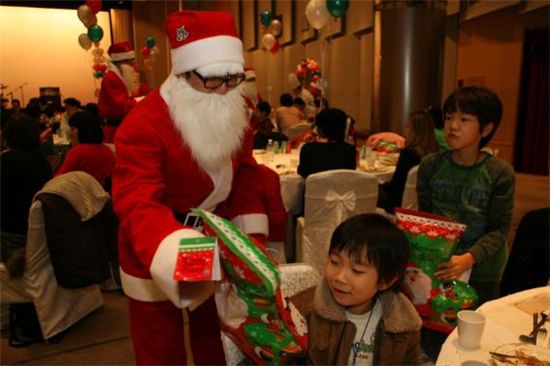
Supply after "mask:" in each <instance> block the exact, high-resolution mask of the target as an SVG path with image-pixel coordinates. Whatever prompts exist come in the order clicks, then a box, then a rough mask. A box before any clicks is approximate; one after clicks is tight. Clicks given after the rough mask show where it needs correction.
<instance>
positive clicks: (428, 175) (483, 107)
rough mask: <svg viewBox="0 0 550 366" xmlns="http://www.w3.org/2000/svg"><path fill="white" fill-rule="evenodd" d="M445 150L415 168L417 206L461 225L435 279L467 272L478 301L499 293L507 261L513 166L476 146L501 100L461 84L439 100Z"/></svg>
mask: <svg viewBox="0 0 550 366" xmlns="http://www.w3.org/2000/svg"><path fill="white" fill-rule="evenodd" d="M443 112H444V115H445V138H446V140H447V143H448V144H449V147H450V150H447V151H441V152H439V153H436V154H432V155H429V156H427V157H426V158H424V159H423V160H422V162H421V163H420V167H419V169H418V184H417V189H416V190H417V193H418V204H419V207H420V210H421V211H425V212H432V213H435V214H438V215H443V216H446V217H448V218H449V219H451V220H454V221H458V222H460V223H463V224H465V225H466V231H465V232H464V235H463V236H462V238H461V240H460V242H459V243H458V245H457V246H456V249H455V250H454V252H453V255H452V256H451V258H450V259H449V260H448V261H447V262H445V263H443V264H441V265H439V267H438V268H437V270H436V271H435V272H434V275H435V276H436V277H437V278H438V279H439V280H443V281H446V280H456V279H459V278H461V276H465V277H467V276H468V274H469V271H470V270H471V275H470V276H469V277H470V285H472V287H473V288H474V289H475V290H476V291H477V292H478V294H479V301H480V304H482V303H483V302H485V301H489V300H492V299H495V298H497V297H498V294H499V283H500V276H501V273H502V269H503V268H504V265H505V263H506V245H505V242H506V236H507V234H508V230H509V229H510V224H511V221H512V213H513V206H514V188H515V175H514V169H513V168H512V167H511V166H510V165H509V164H508V163H506V162H505V161H503V160H500V159H498V158H497V157H495V156H493V155H490V154H488V153H486V152H484V151H482V150H481V149H482V148H483V147H484V146H485V145H487V144H488V143H489V141H490V140H491V138H492V137H493V136H494V134H495V132H496V130H497V128H498V126H499V124H500V120H501V118H502V102H501V101H500V98H499V97H498V95H497V94H495V92H493V91H491V90H489V89H487V88H484V87H475V86H472V87H463V88H459V89H457V90H456V91H454V92H453V93H452V94H451V95H450V96H449V97H448V98H447V99H446V100H445V103H444V105H443Z"/></svg>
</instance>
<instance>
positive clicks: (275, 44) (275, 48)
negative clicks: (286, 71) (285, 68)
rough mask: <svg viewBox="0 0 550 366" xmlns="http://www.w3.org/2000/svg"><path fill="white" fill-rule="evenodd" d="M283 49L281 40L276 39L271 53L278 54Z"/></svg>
mask: <svg viewBox="0 0 550 366" xmlns="http://www.w3.org/2000/svg"><path fill="white" fill-rule="evenodd" d="M280 47H281V44H280V43H279V40H278V39H276V40H275V43H274V44H273V47H271V50H270V51H271V53H277V51H279V48H280Z"/></svg>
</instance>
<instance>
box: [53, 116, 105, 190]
mask: <svg viewBox="0 0 550 366" xmlns="http://www.w3.org/2000/svg"><path fill="white" fill-rule="evenodd" d="M69 126H70V127H71V146H72V147H71V149H70V150H69V151H68V152H67V156H66V157H65V160H64V161H63V164H61V166H60V167H59V170H58V171H57V172H56V173H55V175H56V176H58V175H60V174H64V173H67V172H71V171H74V170H81V171H84V172H86V173H88V174H90V175H91V176H93V177H94V178H95V179H97V181H98V182H99V183H100V184H101V185H102V186H103V187H105V186H106V182H107V178H109V177H110V176H111V174H112V172H113V168H114V166H115V157H114V155H113V153H112V152H111V150H110V149H109V147H107V145H104V144H103V130H102V129H101V118H100V117H99V116H98V115H95V114H93V113H90V112H84V111H83V112H77V113H75V114H74V115H72V116H71V119H70V120H69Z"/></svg>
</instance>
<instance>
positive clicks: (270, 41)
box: [262, 33, 275, 51]
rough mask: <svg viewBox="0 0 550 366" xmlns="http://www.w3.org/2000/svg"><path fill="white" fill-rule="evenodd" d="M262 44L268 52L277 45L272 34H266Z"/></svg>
mask: <svg viewBox="0 0 550 366" xmlns="http://www.w3.org/2000/svg"><path fill="white" fill-rule="evenodd" d="M262 44H263V46H264V47H265V49H266V50H268V51H269V50H270V49H272V48H273V46H274V45H275V37H274V36H273V34H271V33H266V34H264V36H263V37H262Z"/></svg>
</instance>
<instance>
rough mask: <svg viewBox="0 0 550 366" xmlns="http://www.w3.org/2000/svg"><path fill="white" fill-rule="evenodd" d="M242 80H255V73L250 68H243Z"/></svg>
mask: <svg viewBox="0 0 550 366" xmlns="http://www.w3.org/2000/svg"><path fill="white" fill-rule="evenodd" d="M244 80H246V81H251V80H256V72H255V71H254V69H253V68H251V67H248V66H247V67H245V68H244Z"/></svg>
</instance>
